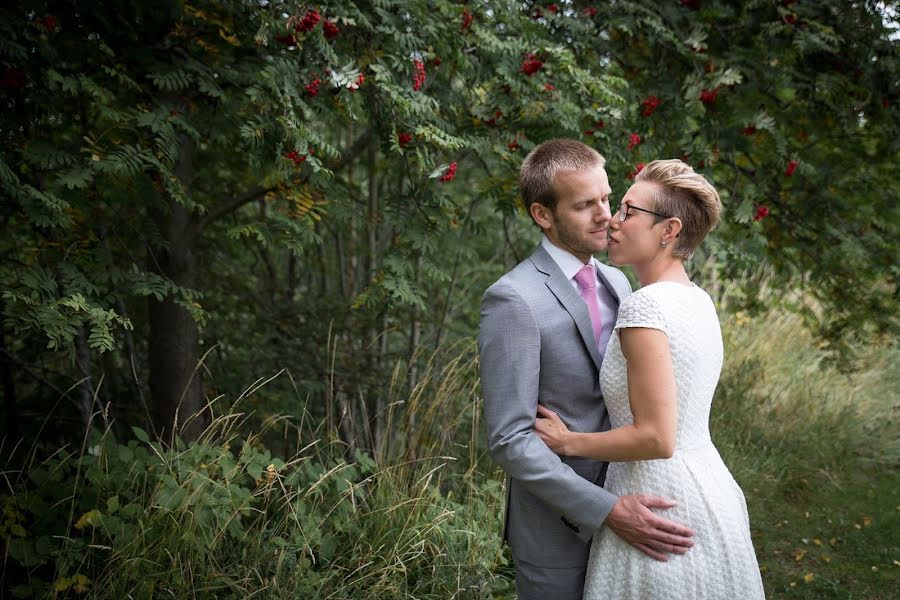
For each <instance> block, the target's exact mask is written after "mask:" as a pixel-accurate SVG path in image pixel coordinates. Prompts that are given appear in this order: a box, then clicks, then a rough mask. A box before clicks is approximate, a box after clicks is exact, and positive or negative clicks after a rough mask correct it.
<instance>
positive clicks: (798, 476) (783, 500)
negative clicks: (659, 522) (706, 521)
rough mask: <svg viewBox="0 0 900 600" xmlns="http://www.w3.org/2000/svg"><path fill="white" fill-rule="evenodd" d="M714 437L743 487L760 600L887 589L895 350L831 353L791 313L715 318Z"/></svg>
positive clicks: (889, 592) (898, 585) (898, 549)
mask: <svg viewBox="0 0 900 600" xmlns="http://www.w3.org/2000/svg"><path fill="white" fill-rule="evenodd" d="M723 331H724V334H725V344H726V365H725V369H724V370H723V375H722V380H721V382H720V384H719V389H718V391H717V396H716V400H715V403H714V405H713V423H712V430H713V437H714V439H715V441H716V445H717V446H718V447H719V449H720V451H721V452H722V455H723V458H724V459H725V462H726V464H728V465H729V468H730V469H731V470H732V472H733V473H734V475H735V478H736V479H737V481H738V482H739V483H740V484H741V487H742V488H743V490H744V493H745V495H746V497H747V503H748V507H749V510H750V517H751V529H752V531H753V540H754V546H755V548H756V552H757V556H758V558H759V563H760V568H761V570H762V575H763V581H764V584H765V587H766V593H767V596H768V597H769V598H867V599H870V598H871V599H879V598H896V597H897V590H898V589H900V563H898V562H897V561H900V494H898V492H900V469H898V464H900V445H898V441H900V429H898V419H897V409H898V408H900V400H898V394H897V390H898V389H900V361H898V358H900V353H898V351H897V348H896V347H895V346H894V345H893V343H891V342H890V341H888V340H881V341H878V340H875V339H873V340H872V341H870V343H867V344H865V345H858V346H856V347H854V348H853V350H854V352H855V354H854V355H853V356H850V355H843V356H839V357H837V358H836V359H835V358H834V357H833V356H832V355H830V354H829V353H828V352H827V348H826V347H825V346H824V345H823V344H821V343H819V342H818V341H817V340H816V339H815V338H814V337H813V336H812V335H811V334H810V333H809V332H808V330H807V329H806V328H805V327H804V326H803V325H802V322H801V319H800V317H798V316H797V315H794V314H791V313H786V312H774V311H773V312H771V313H770V314H768V315H764V316H763V317H762V318H758V319H754V320H751V319H750V318H749V317H747V316H746V315H743V314H741V313H738V314H736V315H733V316H730V317H727V318H725V319H724V320H723Z"/></svg>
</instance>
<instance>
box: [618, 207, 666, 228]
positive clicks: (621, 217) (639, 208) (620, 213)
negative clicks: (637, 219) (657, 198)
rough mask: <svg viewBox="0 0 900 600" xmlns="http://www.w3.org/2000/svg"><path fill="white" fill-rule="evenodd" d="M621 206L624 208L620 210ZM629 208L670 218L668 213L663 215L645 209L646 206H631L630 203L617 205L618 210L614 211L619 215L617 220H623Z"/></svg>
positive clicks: (626, 216)
mask: <svg viewBox="0 0 900 600" xmlns="http://www.w3.org/2000/svg"><path fill="white" fill-rule="evenodd" d="M623 208H624V209H625V210H622V209H623ZM629 210H639V211H641V212H645V213H650V214H651V215H656V216H657V217H661V218H663V219H671V218H672V217H670V216H669V215H663V214H660V213H658V212H653V211H652V210H647V209H646V208H641V207H640V206H632V205H630V204H621V205H620V206H619V210H617V211H616V214H617V215H619V221H621V222H622V223H624V222H625V219H627V218H628V211H629Z"/></svg>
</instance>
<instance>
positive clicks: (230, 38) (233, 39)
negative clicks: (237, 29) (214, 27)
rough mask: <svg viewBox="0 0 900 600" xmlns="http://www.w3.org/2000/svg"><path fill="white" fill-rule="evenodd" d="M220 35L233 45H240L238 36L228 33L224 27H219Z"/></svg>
mask: <svg viewBox="0 0 900 600" xmlns="http://www.w3.org/2000/svg"><path fill="white" fill-rule="evenodd" d="M219 37H220V38H222V39H223V40H225V41H226V42H228V43H229V44H231V45H232V46H239V45H240V44H239V43H238V39H237V36H234V35H228V33H226V32H225V30H224V29H219Z"/></svg>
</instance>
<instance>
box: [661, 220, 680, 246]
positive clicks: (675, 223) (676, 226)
mask: <svg viewBox="0 0 900 600" xmlns="http://www.w3.org/2000/svg"><path fill="white" fill-rule="evenodd" d="M679 233H681V219H679V218H678V217H671V218H670V219H669V220H667V221H666V228H665V229H664V230H663V239H664V240H666V242H668V243H669V244H673V243H675V238H677V237H678V234H679Z"/></svg>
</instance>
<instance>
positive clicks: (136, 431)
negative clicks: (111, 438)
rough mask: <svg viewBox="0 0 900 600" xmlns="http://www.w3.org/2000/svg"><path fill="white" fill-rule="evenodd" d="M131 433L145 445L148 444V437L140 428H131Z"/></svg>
mask: <svg viewBox="0 0 900 600" xmlns="http://www.w3.org/2000/svg"><path fill="white" fill-rule="evenodd" d="M131 431H133V432H134V436H135V437H136V438H137V439H139V440H141V441H142V442H144V443H145V444H149V443H150V436H149V435H147V432H146V431H144V430H143V429H141V428H140V427H132V428H131Z"/></svg>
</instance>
